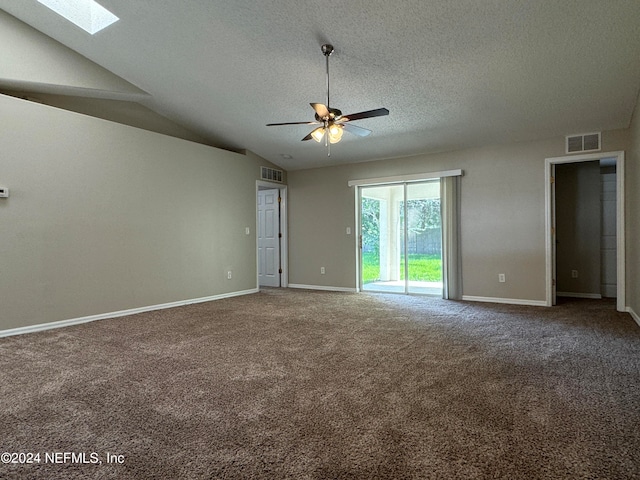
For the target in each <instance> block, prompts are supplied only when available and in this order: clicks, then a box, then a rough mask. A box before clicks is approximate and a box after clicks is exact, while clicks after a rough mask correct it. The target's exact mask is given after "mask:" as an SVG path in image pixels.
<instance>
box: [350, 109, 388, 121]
mask: <svg viewBox="0 0 640 480" xmlns="http://www.w3.org/2000/svg"><path fill="white" fill-rule="evenodd" d="M385 115H389V110H387V109H386V108H377V109H376V110H367V111H366V112H358V113H352V114H350V115H343V116H342V118H341V119H340V121H341V122H349V121H351V120H360V119H362V118H371V117H384V116H385Z"/></svg>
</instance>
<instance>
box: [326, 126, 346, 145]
mask: <svg viewBox="0 0 640 480" xmlns="http://www.w3.org/2000/svg"><path fill="white" fill-rule="evenodd" d="M328 130H329V142H330V143H338V142H339V141H340V140H341V139H342V133H343V132H344V130H343V128H342V125H336V124H335V123H334V124H333V125H331V126H330V127H329V128H328Z"/></svg>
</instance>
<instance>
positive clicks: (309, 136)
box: [302, 126, 324, 142]
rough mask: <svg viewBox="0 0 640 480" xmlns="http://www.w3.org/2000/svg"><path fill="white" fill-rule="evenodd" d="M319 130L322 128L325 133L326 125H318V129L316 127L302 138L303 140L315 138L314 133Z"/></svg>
mask: <svg viewBox="0 0 640 480" xmlns="http://www.w3.org/2000/svg"><path fill="white" fill-rule="evenodd" d="M318 130H322V131H323V133H324V126H323V127H318V128H316V129H314V130H313V131H312V132H311V133H310V134H309V135H307V136H306V137H304V138H303V139H302V141H303V142H304V141H305V140H311V139H312V138H313V134H314V133H315V132H317V131H318Z"/></svg>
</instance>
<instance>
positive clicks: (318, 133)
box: [311, 127, 324, 143]
mask: <svg viewBox="0 0 640 480" xmlns="http://www.w3.org/2000/svg"><path fill="white" fill-rule="evenodd" d="M311 137H312V138H313V139H314V140H315V141H316V142H318V143H320V142H321V141H322V137H324V127H319V128H316V129H315V130H314V131H313V132H311Z"/></svg>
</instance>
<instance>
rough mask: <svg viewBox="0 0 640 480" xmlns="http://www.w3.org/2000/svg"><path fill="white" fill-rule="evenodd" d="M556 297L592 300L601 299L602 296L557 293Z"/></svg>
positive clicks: (595, 294)
mask: <svg viewBox="0 0 640 480" xmlns="http://www.w3.org/2000/svg"><path fill="white" fill-rule="evenodd" d="M556 297H569V298H592V299H594V300H600V299H602V295H600V294H599V293H574V292H557V293H556Z"/></svg>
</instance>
